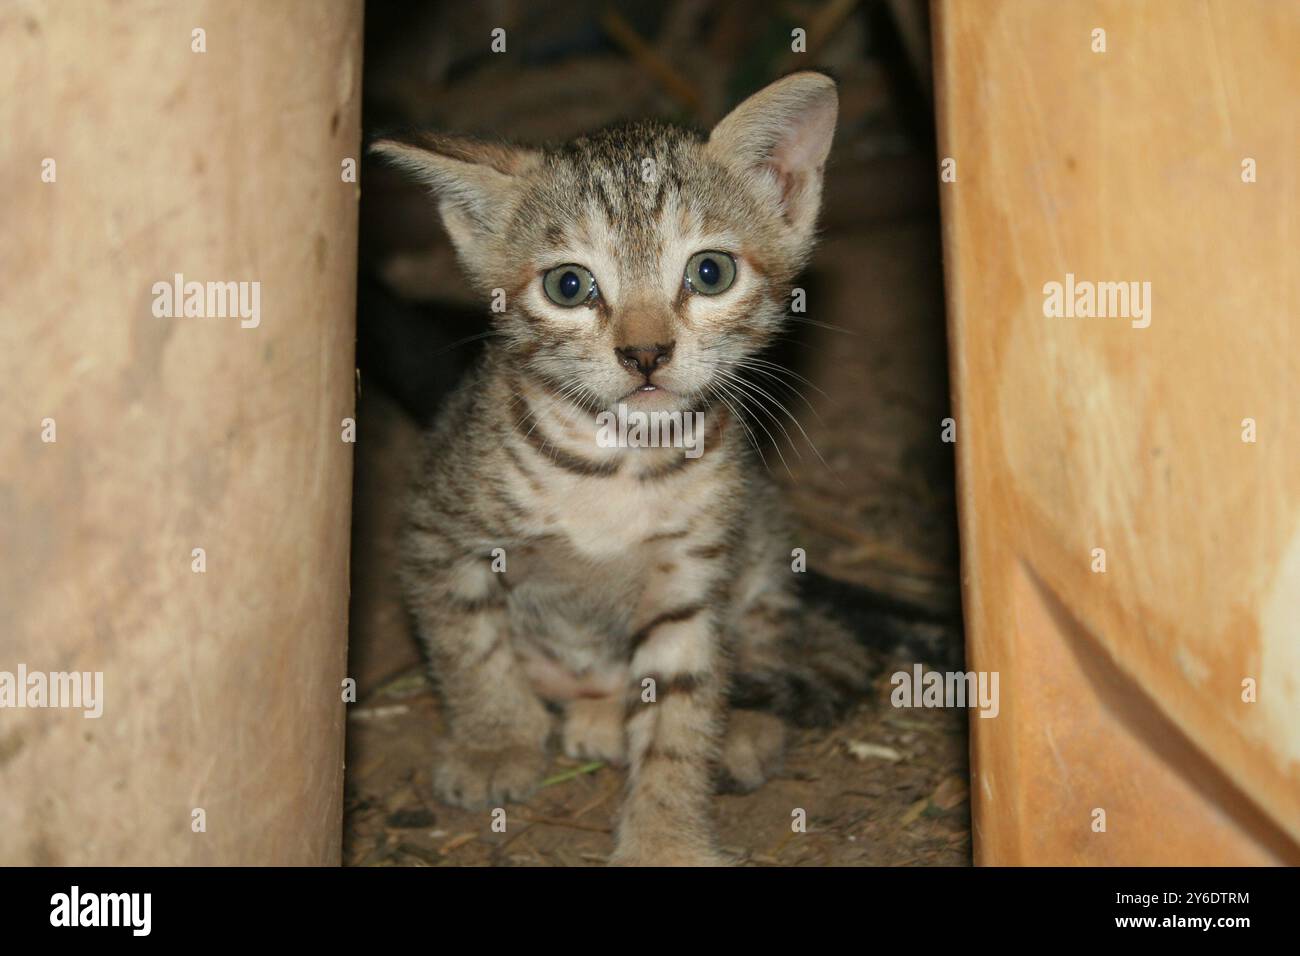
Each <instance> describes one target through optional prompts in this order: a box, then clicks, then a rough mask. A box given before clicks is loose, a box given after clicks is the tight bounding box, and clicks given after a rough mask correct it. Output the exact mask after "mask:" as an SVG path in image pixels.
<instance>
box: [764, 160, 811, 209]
mask: <svg viewBox="0 0 1300 956" xmlns="http://www.w3.org/2000/svg"><path fill="white" fill-rule="evenodd" d="M761 168H762V170H763V171H764V172H766V173H768V174H769V175H770V176H771V177H772V181H773V182H775V183H776V186H777V188H778V189H779V190H780V191H781V208H782V209H783V210H784V212H785V213H786V216H787V218H789V214H790V202H791V200H792V199H793V198H794V193H795V191H796V190H797V189H798V188H799V185H800V183H801V182H802V181H803V176H802V175H801V174H800V172H799V171H798V170H797V169H793V168H791V167H789V166H783V165H782V164H781V163H780V162H778V161H777V159H776V157H775V156H774V157H773V158H772V161H771V162H767V163H764V164H763V165H762V167H761Z"/></svg>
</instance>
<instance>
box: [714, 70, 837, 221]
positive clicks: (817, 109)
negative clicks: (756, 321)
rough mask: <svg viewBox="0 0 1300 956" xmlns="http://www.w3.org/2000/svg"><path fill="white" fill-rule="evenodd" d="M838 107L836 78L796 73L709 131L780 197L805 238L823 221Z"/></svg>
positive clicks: (734, 161) (718, 151)
mask: <svg viewBox="0 0 1300 956" xmlns="http://www.w3.org/2000/svg"><path fill="white" fill-rule="evenodd" d="M838 112H839V97H838V96H837V94H836V92H835V81H834V80H832V79H831V78H830V77H829V76H827V75H826V74H824V73H814V72H809V71H805V72H801V73H792V74H790V75H789V76H787V77H784V78H783V79H780V80H777V81H776V82H775V83H772V84H769V85H768V86H766V87H764V88H763V89H761V90H759V91H758V92H757V93H755V94H754V95H753V96H751V97H750V98H749V99H747V100H745V102H743V103H741V104H740V105H739V106H737V107H736V108H735V109H734V110H732V111H731V112H730V113H729V114H727V115H726V116H725V117H723V119H722V121H721V122H720V123H718V125H717V126H715V127H714V128H713V132H712V133H710V134H709V146H708V148H709V150H710V151H712V152H713V153H714V155H716V156H717V157H718V158H719V159H721V160H722V161H724V162H726V163H728V164H730V165H732V166H733V167H735V168H737V169H739V170H741V171H742V172H743V173H744V174H746V175H748V176H751V177H753V179H754V181H755V182H756V184H757V185H758V187H759V188H760V189H762V190H763V191H764V192H767V193H768V194H769V195H771V196H772V198H773V199H775V200H776V201H777V203H778V204H779V205H780V207H781V211H782V213H783V215H784V216H785V219H786V221H787V222H788V223H789V224H790V226H791V227H792V229H793V231H794V235H795V236H796V237H797V238H798V239H799V241H800V242H801V243H805V244H806V243H807V242H809V241H810V240H811V238H812V231H813V227H814V225H815V224H816V221H817V210H818V207H819V206H820V205H821V195H822V167H823V166H824V165H825V164H826V157H827V155H829V153H830V151H831V140H832V138H833V137H834V136H835V119H836V115H837V114H838Z"/></svg>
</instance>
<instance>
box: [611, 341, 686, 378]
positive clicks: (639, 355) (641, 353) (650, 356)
mask: <svg viewBox="0 0 1300 956" xmlns="http://www.w3.org/2000/svg"><path fill="white" fill-rule="evenodd" d="M676 344H677V343H675V342H669V343H668V344H667V345H630V346H628V347H627V348H618V349H614V354H615V355H617V356H618V364H619V365H622V366H623V367H624V368H625V369H627V370H628V371H629V372H638V371H639V372H640V373H641V374H642V375H644V376H645V377H646V378H647V379H649V378H650V376H651V375H652V374H653V373H654V370H655V369H657V368H662V367H663V366H665V365H667V364H668V363H669V362H670V361H672V357H673V346H674V345H676Z"/></svg>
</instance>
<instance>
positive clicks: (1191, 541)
mask: <svg viewBox="0 0 1300 956" xmlns="http://www.w3.org/2000/svg"><path fill="white" fill-rule="evenodd" d="M932 13H933V17H934V26H935V60H936V96H937V103H938V130H939V155H940V157H941V158H944V157H951V158H953V159H955V160H956V170H957V181H956V182H952V183H944V184H943V185H942V186H941V193H942V202H943V220H944V226H943V231H944V246H945V260H946V263H945V265H946V284H947V296H948V304H949V337H950V344H951V367H952V379H953V383H954V389H955V402H956V418H957V420H958V445H957V447H958V473H959V501H960V512H961V527H962V537H963V545H962V548H963V577H964V604H965V610H966V620H967V628H968V635H969V636H968V646H969V666H971V667H974V668H977V669H981V670H996V671H999V672H1000V673H1001V678H1002V679H1001V687H1002V698H1003V699H1002V708H1001V714H1000V716H999V717H997V718H996V719H992V720H987V719H981V718H979V717H973V719H972V721H971V724H972V758H973V762H972V766H973V782H972V793H973V800H974V825H975V844H976V859H977V862H981V863H990V864H1006V863H1031V864H1061V863H1107V864H1109V863H1141V864H1147V863H1173V864H1192V863H1209V864H1226V863H1254V862H1279V861H1285V862H1296V861H1297V859H1300V468H1298V467H1297V464H1298V463H1300V454H1298V453H1297V451H1298V449H1300V384H1298V383H1300V341H1298V338H1300V337H1298V335H1297V317H1296V308H1297V306H1296V303H1297V301H1298V300H1300V297H1298V295H1297V293H1298V292H1300V288H1298V287H1300V269H1298V268H1297V240H1300V189H1298V188H1297V173H1296V168H1295V157H1296V155H1297V147H1298V146H1300V142H1297V139H1298V133H1297V129H1298V127H1297V123H1296V115H1295V103H1296V93H1297V90H1300V55H1298V53H1300V6H1297V5H1295V4H1288V3H1273V2H1269V0H1247V2H1234V3H1227V2H1204V3H1186V2H1180V0H1149V2H1144V3H1142V4H1131V3H1123V2H1075V3H1068V4H1065V3H1056V2H1047V0H989V2H981V3H965V2H953V0H936V2H935V3H934V4H933V6H932ZM1098 28H1100V29H1103V30H1105V39H1106V52H1104V53H1103V52H1094V50H1093V45H1094V36H1093V31H1094V30H1095V29H1098ZM1247 159H1252V160H1254V163H1255V169H1256V176H1257V179H1256V181H1255V182H1243V176H1242V173H1243V161H1245V160H1247ZM1067 274H1073V276H1074V277H1075V278H1076V280H1079V281H1082V280H1089V281H1094V282H1101V281H1124V282H1149V283H1150V289H1151V294H1150V303H1149V304H1150V314H1149V318H1150V324H1149V325H1148V326H1146V327H1135V325H1134V320H1132V319H1131V318H1128V317H1107V318H1100V317H1094V318H1083V317H1074V318H1066V317H1059V318H1049V317H1047V316H1045V315H1044V300H1045V294H1044V288H1045V284H1046V283H1049V282H1061V283H1064V282H1065V281H1066V276H1067ZM1141 323H1142V320H1138V324H1139V325H1141ZM1247 418H1249V419H1253V420H1254V421H1255V423H1256V427H1257V429H1258V431H1257V440H1256V441H1255V442H1253V443H1252V442H1246V441H1243V420H1244V419H1247ZM1094 548H1104V549H1105V554H1106V571H1105V573H1095V572H1094V571H1093V570H1092V564H1093V554H1092V552H1093V549H1094ZM1247 679H1251V680H1253V681H1255V682H1256V684H1257V687H1258V700H1257V702H1254V703H1248V702H1245V701H1243V699H1242V696H1243V681H1244V680H1247ZM1097 808H1101V809H1104V810H1105V811H1106V817H1107V829H1106V832H1104V833H1098V832H1094V831H1093V829H1092V822H1093V811H1094V810H1095V809H1097Z"/></svg>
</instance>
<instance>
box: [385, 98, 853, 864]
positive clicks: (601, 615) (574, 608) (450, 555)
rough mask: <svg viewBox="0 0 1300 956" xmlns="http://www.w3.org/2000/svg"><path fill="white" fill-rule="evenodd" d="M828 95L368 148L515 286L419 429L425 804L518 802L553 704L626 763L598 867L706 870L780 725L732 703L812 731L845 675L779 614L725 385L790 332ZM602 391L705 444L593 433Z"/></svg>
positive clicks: (413, 514)
mask: <svg viewBox="0 0 1300 956" xmlns="http://www.w3.org/2000/svg"><path fill="white" fill-rule="evenodd" d="M835 109H836V98H835V89H834V84H833V83H832V82H831V81H830V80H829V79H827V78H826V77H824V76H821V75H820V74H813V73H802V74H795V75H793V76H791V77H787V78H786V79H784V80H782V81H779V82H778V83H775V84H773V85H772V86H770V87H768V88H767V89H765V90H763V91H761V92H760V93H758V94H756V95H755V96H754V97H751V98H750V99H749V100H747V101H746V102H745V103H744V104H742V105H741V106H740V107H738V108H737V109H736V110H735V111H734V112H733V113H732V114H731V115H730V116H728V117H727V118H726V119H724V120H723V121H722V123H720V124H719V125H718V127H716V128H715V130H714V131H713V133H712V134H711V136H710V137H709V138H707V139H705V138H702V137H700V136H698V135H696V134H694V133H692V132H689V131H686V130H681V129H678V128H676V127H673V126H669V125H666V124H660V123H648V122H643V123H634V124H630V125H625V126H622V127H617V128H614V129H609V130H605V131H602V132H599V133H595V134H592V135H590V136H587V137H584V138H581V139H579V140H576V141H574V142H572V143H569V144H566V145H564V146H561V147H556V148H549V149H529V148H523V147H510V146H505V145H501V144H487V143H482V142H477V141H474V140H469V139H465V138H457V137H448V136H443V135H436V134H423V135H418V136H415V137H411V138H406V139H400V140H398V139H390V140H384V141H381V142H380V143H377V144H376V146H375V148H376V150H377V151H379V152H381V153H384V154H385V155H387V156H388V157H389V158H390V159H392V160H393V161H395V162H397V163H398V164H400V165H402V166H404V167H405V168H407V169H408V170H410V171H411V172H412V173H413V174H414V175H415V176H417V177H418V178H420V179H421V180H422V181H424V182H426V183H428V184H429V186H430V187H431V189H432V190H433V192H434V194H435V196H436V198H437V200H438V203H439V208H440V211H441V213H442V216H443V221H444V223H445V224H446V226H447V229H448V232H449V234H450V235H451V237H452V240H453V242H454V244H455V246H456V248H457V251H458V254H459V255H460V258H461V261H462V263H463V265H464V268H465V270H466V272H467V274H468V275H469V276H470V278H471V281H473V282H474V283H475V284H476V286H477V287H478V288H479V289H480V290H482V292H483V293H484V294H485V295H491V294H492V293H493V290H501V291H502V292H504V294H505V297H506V309H505V311H504V312H502V313H500V314H497V315H495V316H494V321H495V323H496V325H495V328H496V331H497V333H498V334H497V335H496V336H494V338H493V340H492V344H491V345H490V347H489V348H488V349H487V351H486V353H485V355H484V357H483V359H482V361H481V363H480V365H479V366H478V368H477V369H476V370H475V371H474V372H473V374H472V375H471V376H470V377H469V378H468V379H467V380H466V381H465V382H464V383H463V384H462V385H461V387H460V388H459V390H458V391H457V392H456V393H455V396H454V398H453V399H452V400H451V401H450V402H449V404H448V405H447V407H446V408H444V409H443V411H442V413H441V415H440V417H439V419H438V421H437V423H436V424H435V426H434V428H433V429H432V431H431V432H430V434H429V436H428V440H427V443H426V447H425V453H424V459H423V462H422V465H421V467H420V468H419V469H418V472H419V476H420V477H419V480H418V482H417V485H416V488H415V489H414V493H413V495H412V497H411V502H410V507H409V511H408V522H407V531H406V534H405V537H404V541H403V572H402V573H403V581H404V586H405V591H406V594H407V597H408V600H409V603H410V606H411V609H412V611H413V612H414V616H415V619H416V621H417V624H418V627H419V631H420V635H421V637H422V638H423V640H424V642H425V643H426V645H427V647H428V650H429V655H430V659H431V663H432V666H433V670H434V673H435V675H436V677H437V679H438V682H439V686H440V690H441V694H442V697H443V700H444V702H445V705H446V712H447V715H448V723H449V730H450V733H449V737H448V739H447V740H446V741H444V742H443V744H442V745H441V748H440V751H439V753H438V755H437V759H436V761H435V769H434V785H435V787H436V789H437V791H438V793H439V794H440V796H441V797H443V798H444V799H446V800H449V801H451V802H454V803H458V804H461V805H465V806H492V805H495V804H497V803H499V802H502V801H505V800H510V799H520V798H523V797H525V796H526V795H527V794H528V792H529V791H530V790H531V788H532V787H533V786H534V785H535V784H536V782H537V781H538V779H539V778H540V776H541V774H542V772H543V769H544V763H545V752H546V747H547V746H548V741H549V739H550V736H551V733H552V730H553V728H552V719H551V715H550V714H551V709H550V708H548V706H547V704H548V703H550V704H552V705H553V704H555V703H559V704H560V706H561V707H563V708H564V720H563V722H562V724H561V726H560V727H559V739H560V743H561V746H562V747H563V748H564V750H565V752H567V753H568V754H570V755H571V756H574V757H583V758H598V759H604V760H609V761H613V762H618V763H626V764H627V765H628V767H629V773H628V790H627V796H626V799H625V801H624V806H623V808H622V812H621V816H620V825H619V831H618V840H617V848H616V852H615V856H614V862H618V863H627V864H711V863H719V862H724V861H723V859H722V856H721V855H720V853H719V852H718V850H717V848H716V846H715V844H714V840H713V835H712V827H711V824H710V815H709V796H710V794H711V793H712V792H713V790H714V788H715V786H716V785H717V784H718V783H719V782H721V783H723V784H725V785H727V786H732V787H739V788H742V789H745V788H752V787H755V786H757V785H758V784H759V783H761V781H762V779H763V778H764V776H765V775H767V774H768V773H770V772H771V770H772V769H773V767H775V766H776V764H777V762H778V761H779V757H780V749H781V738H782V734H781V727H780V723H779V721H778V720H776V718H774V717H772V716H769V715H766V714H762V713H759V712H757V711H746V710H735V711H733V710H732V709H731V707H730V706H729V703H728V700H729V696H730V697H732V698H734V699H735V701H736V702H737V703H739V704H741V705H742V706H743V705H753V706H756V707H758V706H762V707H767V708H769V709H771V710H775V711H778V712H780V713H782V714H784V715H785V716H788V717H791V718H794V719H796V720H805V719H808V718H812V719H822V718H825V717H827V716H829V715H830V714H831V713H833V711H834V709H835V703H836V702H837V701H842V700H843V699H845V698H846V697H847V696H849V695H851V694H852V693H854V692H856V691H858V690H860V689H861V687H862V683H863V681H864V680H865V673H866V666H865V662H864V660H863V658H862V655H861V651H860V650H858V648H857V647H856V645H855V644H854V642H853V641H852V640H851V639H849V638H848V636H847V635H845V634H843V633H842V632H837V631H832V630H830V629H829V625H827V624H825V623H824V622H822V623H815V622H812V621H810V620H809V619H808V618H807V615H805V614H804V613H803V612H802V611H801V610H800V608H799V607H798V605H797V603H796V601H795V598H794V596H793V587H792V574H791V571H790V568H789V564H788V562H789V555H790V547H791V541H790V537H789V535H788V533H787V529H786V527H785V523H784V518H783V516H782V511H781V507H780V503H779V501H778V499H777V496H776V493H775V491H774V489H773V487H772V486H771V485H770V484H769V483H768V482H767V481H766V476H765V475H764V474H763V472H762V470H761V469H760V468H759V467H758V465H757V463H756V461H755V460H754V457H753V454H752V450H751V447H750V444H749V440H748V437H747V434H746V429H747V427H748V426H747V425H746V424H745V422H744V421H743V419H741V418H738V417H737V409H736V407H735V404H736V403H735V401H734V398H735V395H734V393H732V392H728V391H727V390H726V388H725V386H724V385H723V383H725V381H726V378H725V375H724V374H723V373H724V372H725V371H726V370H728V369H730V368H731V367H732V366H734V364H735V363H737V362H740V361H743V360H744V359H746V358H747V357H748V356H751V355H753V354H754V353H755V352H757V351H758V350H760V349H762V348H763V347H764V346H765V345H766V344H767V343H768V342H769V341H770V340H771V338H772V336H773V335H774V334H775V333H776V332H777V330H778V329H779V328H780V327H781V322H782V319H783V316H784V311H785V302H786V300H787V296H788V294H789V289H790V283H791V282H792V281H793V278H794V276H795V275H796V274H797V273H798V271H799V270H800V269H801V268H802V267H803V266H804V264H805V263H806V261H807V257H808V254H809V252H810V250H811V247H812V242H813V229H814V223H815V220H816V213H817V207H818V204H819V202H820V191H821V178H822V165H823V164H824V162H825V158H826V155H827V152H828V150H829V147H830V139H831V135H832V131H833V127H834V118H835ZM647 160H653V164H652V165H648V164H647V163H646V161H647ZM647 169H651V170H652V172H653V176H650V177H646V176H645V175H644V173H645V172H646V170H647ZM701 250H722V251H725V252H728V253H730V254H731V255H732V256H733V257H734V259H735V261H736V263H737V276H736V280H735V283H734V285H733V286H732V287H731V288H730V289H728V290H727V291H725V292H723V293H722V294H720V295H717V296H704V295H700V294H696V293H693V292H692V291H691V290H690V289H689V288H687V287H686V286H685V285H684V283H683V278H682V277H683V269H684V267H685V265H686V262H687V260H688V259H689V258H690V256H691V255H692V254H694V253H695V252H698V251H701ZM566 263H577V264H580V265H582V266H584V267H585V268H587V269H589V270H590V271H591V272H592V273H593V274H594V275H595V276H596V280H597V283H598V285H599V296H598V297H597V298H596V299H595V300H594V301H592V302H591V303H590V304H589V305H584V306H579V307H577V308H571V309H563V308H560V307H559V306H556V305H555V304H553V303H551V302H550V301H549V300H548V299H547V297H546V295H545V293H544V291H543V288H542V280H541V277H542V275H543V274H544V273H545V271H546V270H547V269H549V268H551V267H554V266H557V265H561V264H566ZM650 348H658V349H660V350H661V351H663V354H665V355H667V354H668V351H667V350H671V358H670V360H669V361H668V362H667V364H665V365H663V366H662V367H661V368H657V369H656V370H654V371H653V372H651V373H649V377H645V376H646V373H644V372H643V371H641V370H629V368H628V367H627V365H626V363H625V362H621V361H620V360H619V354H618V353H617V352H616V350H618V349H623V350H624V351H625V352H626V351H629V350H635V349H650ZM647 382H650V383H653V384H654V385H655V386H657V390H656V391H653V392H644V391H637V387H638V385H643V384H646V383H647ZM620 402H624V403H626V404H628V405H630V406H632V407H634V408H636V409H638V410H642V411H671V410H677V411H701V412H703V413H704V423H705V431H704V454H703V455H702V456H701V457H699V458H686V457H685V456H684V455H683V450H682V449H681V448H672V447H666V448H650V447H644V448H605V447H600V446H599V445H598V443H597V442H596V432H597V425H596V419H595V416H596V415H597V413H599V412H601V411H605V410H612V409H615V408H617V406H618V405H619V403H620ZM494 554H495V555H496V556H497V557H498V558H499V557H500V556H501V555H502V554H504V560H505V568H504V570H501V569H500V567H499V566H498V567H497V568H496V569H495V570H494V565H493V562H494ZM810 634H812V635H813V637H812V640H809V635H810Z"/></svg>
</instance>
